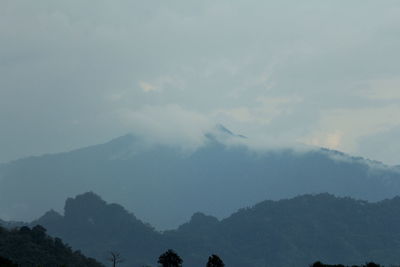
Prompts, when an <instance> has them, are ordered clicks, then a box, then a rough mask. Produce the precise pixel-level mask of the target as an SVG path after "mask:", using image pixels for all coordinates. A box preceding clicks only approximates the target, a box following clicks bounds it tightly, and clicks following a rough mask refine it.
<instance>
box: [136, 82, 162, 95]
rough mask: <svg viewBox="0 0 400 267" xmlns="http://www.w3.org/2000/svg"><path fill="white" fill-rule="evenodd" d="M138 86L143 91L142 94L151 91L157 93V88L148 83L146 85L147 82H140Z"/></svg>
mask: <svg viewBox="0 0 400 267" xmlns="http://www.w3.org/2000/svg"><path fill="white" fill-rule="evenodd" d="M139 86H140V88H142V90H143V91H144V92H146V93H147V92H152V91H158V90H159V87H157V86H155V85H153V84H150V83H148V82H144V81H140V82H139Z"/></svg>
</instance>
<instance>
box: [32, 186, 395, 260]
mask: <svg viewBox="0 0 400 267" xmlns="http://www.w3.org/2000/svg"><path fill="white" fill-rule="evenodd" d="M33 223H34V224H38V223H39V224H41V225H44V226H45V227H46V228H47V229H48V231H49V232H50V233H51V234H52V235H55V236H59V237H61V238H63V239H64V240H66V241H67V242H68V243H69V244H71V245H72V246H73V247H76V248H79V249H81V250H82V251H83V252H84V253H85V254H87V255H90V256H92V257H97V259H99V260H104V259H105V258H104V255H105V253H107V251H118V252H120V253H121V255H122V256H123V257H124V258H125V263H124V264H125V265H121V266H143V265H145V264H150V265H152V266H155V265H156V260H157V258H158V256H159V255H161V253H162V252H164V251H165V250H167V249H169V248H173V249H174V250H176V251H177V252H178V254H179V255H180V256H181V257H182V258H183V260H184V265H185V266H193V267H201V266H204V265H205V262H206V261H207V258H208V256H210V255H211V254H218V255H219V256H220V257H221V258H222V259H223V260H224V262H225V264H226V266H232V267H240V266H248V267H268V266H274V267H289V266H309V265H310V264H311V263H313V262H316V261H322V262H326V263H343V264H346V265H352V264H362V263H365V262H368V261H374V262H379V263H382V264H385V265H387V266H391V265H392V264H399V263H400V197H395V198H393V199H390V200H384V201H380V202H376V203H370V202H367V201H361V200H355V199H352V198H347V197H335V196H333V195H330V194H326V193H325V194H317V195H303V196H298V197H295V198H292V199H285V200H280V201H263V202H260V203H258V204H256V205H254V206H252V207H249V208H244V209H241V210H239V211H237V212H235V213H233V214H232V215H231V216H229V217H227V218H225V219H223V220H218V219H217V218H215V217H213V216H209V215H205V214H203V213H195V214H194V215H193V216H192V218H191V219H190V221H189V222H187V223H185V224H182V225H181V226H180V227H178V228H177V229H176V230H170V231H164V232H157V231H155V230H154V229H153V228H152V227H150V226H149V225H146V224H144V223H143V222H141V221H140V220H138V219H137V218H136V217H135V216H134V215H133V214H131V213H129V212H128V211H126V210H125V209H124V208H122V207H121V206H120V205H117V204H107V203H106V202H104V201H103V200H102V199H101V198H100V197H98V196H97V195H95V194H93V193H86V194H83V195H80V196H77V197H76V198H73V199H71V198H70V199H68V200H67V202H66V205H65V215H64V216H62V215H60V214H56V213H55V212H54V211H52V212H50V213H47V214H46V215H44V216H43V217H41V218H40V219H38V220H37V221H35V222H33Z"/></svg>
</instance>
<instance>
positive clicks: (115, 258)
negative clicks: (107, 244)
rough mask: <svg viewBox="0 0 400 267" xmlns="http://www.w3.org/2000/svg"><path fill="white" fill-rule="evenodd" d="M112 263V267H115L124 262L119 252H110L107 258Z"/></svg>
mask: <svg viewBox="0 0 400 267" xmlns="http://www.w3.org/2000/svg"><path fill="white" fill-rule="evenodd" d="M107 260H108V261H110V262H111V263H112V266H113V267H116V266H117V264H118V263H121V262H124V259H123V258H122V257H121V254H120V253H119V252H115V251H110V257H108V258H107Z"/></svg>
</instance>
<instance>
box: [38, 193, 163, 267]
mask: <svg viewBox="0 0 400 267" xmlns="http://www.w3.org/2000/svg"><path fill="white" fill-rule="evenodd" d="M37 224H39V225H43V226H44V227H45V228H46V229H47V230H48V231H49V233H50V234H51V235H52V236H58V237H61V238H63V239H64V240H66V241H67V242H68V244H70V245H72V246H73V247H76V248H80V249H82V250H83V251H84V252H85V254H87V255H90V256H91V257H94V258H96V259H98V260H100V261H103V262H105V261H106V259H107V257H108V256H109V252H110V251H118V252H119V253H121V255H124V256H125V255H126V256H127V257H128V255H132V256H130V258H129V263H130V264H131V266H142V265H143V263H146V261H147V260H148V259H151V258H152V257H154V255H157V254H158V253H160V251H161V250H160V249H159V246H160V244H161V243H162V242H161V235H160V234H159V233H158V232H156V231H155V230H154V228H152V227H151V226H150V225H147V224H145V223H143V222H142V221H140V220H138V219H137V218H136V217H135V216H134V215H133V214H131V213H129V212H128V211H126V210H125V209H124V208H123V207H122V206H120V205H118V204H107V203H106V202H105V201H104V200H102V199H101V198H100V197H99V196H97V195H96V194H94V193H85V194H82V195H79V196H77V197H76V198H68V199H67V201H66V203H65V208H64V215H60V214H59V213H57V212H55V211H53V210H51V211H49V212H47V213H46V214H45V215H43V216H42V217H41V218H40V219H38V220H36V221H34V222H32V223H31V225H37ZM133 255H134V256H133Z"/></svg>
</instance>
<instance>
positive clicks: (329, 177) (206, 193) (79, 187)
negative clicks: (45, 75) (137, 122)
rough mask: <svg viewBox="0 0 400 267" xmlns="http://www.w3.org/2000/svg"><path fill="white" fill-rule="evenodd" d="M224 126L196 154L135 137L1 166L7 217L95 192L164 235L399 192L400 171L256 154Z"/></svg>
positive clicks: (315, 155)
mask: <svg viewBox="0 0 400 267" xmlns="http://www.w3.org/2000/svg"><path fill="white" fill-rule="evenodd" d="M237 139H239V140H245V139H246V138H245V137H243V136H240V135H235V134H233V133H232V132H230V131H229V130H227V129H226V128H224V127H223V126H220V127H218V130H217V131H216V132H214V133H208V134H205V142H204V144H203V145H202V146H200V147H198V148H197V149H195V150H192V151H188V150H184V149H182V148H179V147H175V146H172V145H162V144H152V145H151V144H148V143H146V142H145V140H143V138H142V137H139V136H136V135H134V134H130V135H125V136H122V137H119V138H116V139H114V140H112V141H110V142H108V143H105V144H100V145H95V146H90V147H86V148H82V149H77V150H74V151H70V152H65V153H59V154H49V155H43V156H37V157H29V158H24V159H20V160H17V161H13V162H9V163H5V164H1V165H0V218H3V219H10V220H11V219H12V220H25V221H27V220H32V219H34V218H35V217H37V216H39V215H40V214H43V213H44V212H45V211H47V210H49V209H55V210H57V211H61V210H62V207H63V202H62V200H63V199H66V198H67V197H69V196H71V195H77V194H80V193H83V192H87V191H94V192H97V193H99V194H100V195H101V196H103V197H105V198H107V199H109V200H110V201H112V202H116V203H121V204H122V205H124V206H125V207H127V208H128V209H129V210H134V211H135V214H137V215H138V216H139V217H140V218H142V219H143V220H144V221H146V222H150V223H151V224H152V225H154V226H155V227H156V228H157V229H161V230H165V229H173V228H176V227H177V226H178V225H180V224H182V223H183V222H185V221H187V220H188V219H189V218H190V216H191V215H192V214H193V213H194V212H196V211H199V212H203V213H206V214H210V215H213V216H215V217H217V218H218V219H222V218H224V217H226V216H228V215H230V214H231V213H232V212H234V211H235V210H237V209H238V208H240V207H246V206H250V205H252V204H254V203H257V202H260V201H263V200H265V199H271V200H278V199H282V198H290V197H294V196H297V195H299V194H307V193H322V192H329V193H332V194H335V195H337V196H350V197H354V198H358V199H365V200H369V201H379V200H383V199H385V198H391V197H394V196H396V195H397V194H398V192H400V169H399V168H398V167H390V166H386V165H384V164H381V163H379V162H374V161H370V160H366V159H362V158H356V157H351V156H348V155H346V154H343V153H341V152H338V151H332V150H327V149H320V148H307V149H289V148H282V149H278V148H275V149H266V150H257V151H255V150H252V149H250V148H249V147H248V146H246V145H244V144H243V142H231V140H237Z"/></svg>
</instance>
